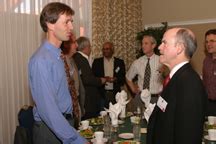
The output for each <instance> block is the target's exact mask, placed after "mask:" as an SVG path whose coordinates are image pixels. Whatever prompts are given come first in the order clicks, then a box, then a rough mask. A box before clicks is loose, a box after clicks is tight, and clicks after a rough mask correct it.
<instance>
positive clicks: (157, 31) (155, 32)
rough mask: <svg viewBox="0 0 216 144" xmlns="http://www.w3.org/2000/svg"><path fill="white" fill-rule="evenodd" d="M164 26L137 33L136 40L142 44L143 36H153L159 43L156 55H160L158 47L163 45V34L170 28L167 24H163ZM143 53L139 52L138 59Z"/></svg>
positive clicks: (140, 50)
mask: <svg viewBox="0 0 216 144" xmlns="http://www.w3.org/2000/svg"><path fill="white" fill-rule="evenodd" d="M162 24H163V26H161V27H149V28H147V29H144V30H143V31H140V32H138V33H137V37H136V39H137V40H138V41H139V43H140V44H142V39H143V36H145V35H152V36H153V37H154V38H155V39H156V41H157V46H156V48H155V53H156V54H159V50H158V46H159V45H160V44H161V40H162V38H163V34H164V33H165V31H166V30H167V28H168V23H167V22H162ZM142 55H143V52H142V49H139V50H138V51H137V58H138V57H140V56H142Z"/></svg>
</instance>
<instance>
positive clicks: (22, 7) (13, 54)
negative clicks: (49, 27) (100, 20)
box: [0, 0, 91, 144]
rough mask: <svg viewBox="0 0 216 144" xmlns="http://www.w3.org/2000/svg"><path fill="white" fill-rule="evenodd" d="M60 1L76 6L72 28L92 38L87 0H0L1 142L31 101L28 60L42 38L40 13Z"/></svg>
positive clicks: (8, 142)
mask: <svg viewBox="0 0 216 144" xmlns="http://www.w3.org/2000/svg"><path fill="white" fill-rule="evenodd" d="M53 1H59V2H63V3H66V4H68V5H70V6H71V7H72V8H73V9H74V10H75V16H74V31H75V33H76V35H77V37H78V36H80V35H84V36H87V37H90V38H91V1H90V0H0V19H1V20H0V44H1V47H0V144H12V143H13V138H14V133H15V128H16V126H17V125H18V120H17V114H18V112H19V110H20V108H21V107H22V106H23V105H32V104H33V102H32V99H31V95H30V91H29V84H28V71H27V69H28V67H27V66H28V60H29V58H30V57H31V55H32V54H33V52H34V51H35V50H36V49H37V48H38V46H39V45H40V44H41V42H42V41H43V38H44V33H43V32H42V29H41V27H40V24H39V13H40V11H41V10H42V8H43V7H44V6H45V5H46V4H47V3H49V2H53Z"/></svg>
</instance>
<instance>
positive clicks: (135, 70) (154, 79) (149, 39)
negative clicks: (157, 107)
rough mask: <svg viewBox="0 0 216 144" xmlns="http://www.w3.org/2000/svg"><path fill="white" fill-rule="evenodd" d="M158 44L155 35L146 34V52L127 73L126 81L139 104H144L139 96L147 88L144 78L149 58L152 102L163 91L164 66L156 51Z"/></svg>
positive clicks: (143, 48) (144, 47)
mask: <svg viewBox="0 0 216 144" xmlns="http://www.w3.org/2000/svg"><path fill="white" fill-rule="evenodd" d="M156 45H157V42H156V40H155V38H154V37H153V36H150V35H145V36H144V37H143V39H142V51H143V53H144V56H142V57H140V58H139V59H137V60H135V61H134V62H133V63H132V65H131V66H130V69H129V70H128V72H127V74H126V81H127V84H128V86H129V88H130V90H131V91H132V93H134V94H135V95H136V96H135V101H136V102H137V103H138V105H141V106H143V105H142V102H141V100H140V97H139V93H140V92H141V90H142V89H145V88H146V87H144V78H145V76H144V75H145V71H146V65H147V63H148V59H149V65H150V73H151V74H150V81H149V85H148V87H147V89H148V90H149V91H150V93H151V96H152V100H151V101H152V102H156V101H157V98H158V94H159V93H160V92H161V91H162V88H163V85H162V83H163V77H162V74H161V72H160V70H161V68H162V64H160V63H159V56H158V55H156V54H155V53H154V49H155V47H156ZM136 75H137V77H138V82H137V84H135V83H134V82H133V79H134V77H135V76H136Z"/></svg>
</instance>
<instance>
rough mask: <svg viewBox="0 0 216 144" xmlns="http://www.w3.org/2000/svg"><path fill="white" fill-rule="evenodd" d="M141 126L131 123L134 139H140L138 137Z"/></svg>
mask: <svg viewBox="0 0 216 144" xmlns="http://www.w3.org/2000/svg"><path fill="white" fill-rule="evenodd" d="M140 130H141V126H140V125H139V124H134V125H133V134H134V140H135V141H137V142H138V141H140V137H141V132H140Z"/></svg>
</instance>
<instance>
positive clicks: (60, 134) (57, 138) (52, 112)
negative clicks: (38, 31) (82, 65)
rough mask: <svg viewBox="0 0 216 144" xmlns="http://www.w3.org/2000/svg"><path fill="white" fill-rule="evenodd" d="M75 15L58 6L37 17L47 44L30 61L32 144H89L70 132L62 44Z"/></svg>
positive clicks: (62, 5)
mask: <svg viewBox="0 0 216 144" xmlns="http://www.w3.org/2000/svg"><path fill="white" fill-rule="evenodd" d="M73 15H74V11H73V10H72V9H71V8H70V7H69V6H67V5H65V4H63V3H59V2H53V3H49V4H47V5H46V6H45V7H44V8H43V10H42V12H41V15H40V24H41V27H42V29H43V31H44V32H45V33H46V40H45V42H44V43H42V45H41V46H40V47H39V48H38V49H37V51H36V52H35V53H34V54H33V55H32V57H31V59H30V61H29V84H30V89H31V94H32V97H33V100H34V102H35V106H34V109H33V114H34V120H35V123H34V127H33V142H34V144H47V143H52V144H60V143H63V144H74V143H79V144H84V143H88V142H87V140H86V139H84V138H83V137H81V136H80V135H79V133H78V132H77V131H76V129H75V128H73V126H72V124H73V115H72V111H73V107H72V104H73V102H72V101H73V100H72V98H71V95H70V92H69V86H68V81H67V77H66V71H65V68H64V61H63V59H62V58H61V49H60V46H61V43H62V41H67V40H69V38H70V36H71V35H72V33H71V31H72V29H73V24H72V22H73Z"/></svg>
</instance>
